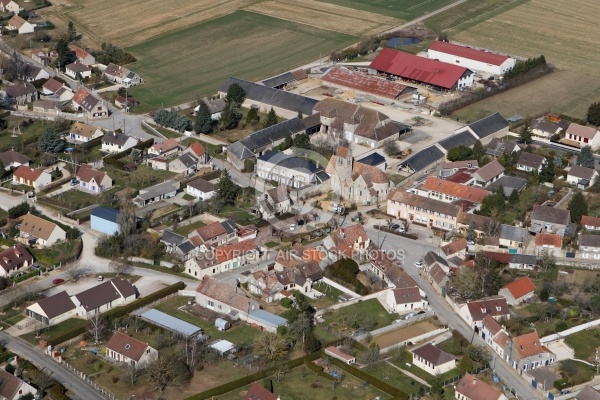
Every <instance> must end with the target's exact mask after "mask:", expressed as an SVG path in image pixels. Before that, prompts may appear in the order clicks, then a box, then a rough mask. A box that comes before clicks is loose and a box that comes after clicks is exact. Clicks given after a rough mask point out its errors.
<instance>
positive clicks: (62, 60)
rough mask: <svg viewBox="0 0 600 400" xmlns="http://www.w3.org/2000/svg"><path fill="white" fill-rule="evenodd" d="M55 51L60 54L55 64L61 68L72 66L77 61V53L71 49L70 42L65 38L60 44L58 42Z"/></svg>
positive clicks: (60, 40) (59, 41)
mask: <svg viewBox="0 0 600 400" xmlns="http://www.w3.org/2000/svg"><path fill="white" fill-rule="evenodd" d="M54 49H55V50H56V53H57V54H58V56H57V57H56V60H55V63H56V64H57V65H59V66H60V67H61V68H64V67H65V65H68V64H71V63H72V62H74V61H75V59H76V57H75V53H74V52H72V51H71V49H69V41H68V40H66V39H65V38H61V39H59V40H58V42H56V47H55V48H54Z"/></svg>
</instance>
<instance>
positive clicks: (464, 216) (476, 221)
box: [458, 213, 498, 239]
mask: <svg viewBox="0 0 600 400" xmlns="http://www.w3.org/2000/svg"><path fill="white" fill-rule="evenodd" d="M471 223H472V224H473V229H474V230H475V238H476V239H482V238H484V237H486V236H490V235H492V234H493V233H494V232H496V229H497V226H498V223H497V222H496V221H494V220H492V219H491V218H490V217H486V216H484V215H477V214H471V213H461V214H460V217H459V218H458V232H459V233H460V234H462V235H466V234H467V231H468V230H469V226H471Z"/></svg>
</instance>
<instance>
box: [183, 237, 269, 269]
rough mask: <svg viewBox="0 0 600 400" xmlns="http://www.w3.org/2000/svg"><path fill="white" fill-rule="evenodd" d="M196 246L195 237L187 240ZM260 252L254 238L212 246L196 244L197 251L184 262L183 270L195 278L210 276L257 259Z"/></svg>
mask: <svg viewBox="0 0 600 400" xmlns="http://www.w3.org/2000/svg"><path fill="white" fill-rule="evenodd" d="M189 241H190V242H191V243H192V244H193V245H195V246H198V242H197V241H196V240H195V238H194V237H193V238H191V239H190V240H189ZM259 257H260V252H259V250H258V247H257V246H256V243H255V242H254V240H251V239H249V240H243V241H241V242H238V243H233V244H223V245H220V246H216V247H214V248H213V247H212V246H211V245H209V244H203V245H201V246H198V251H196V253H195V254H194V255H193V256H192V257H189V259H187V261H186V262H185V271H184V272H186V273H187V274H188V275H191V276H193V277H196V278H202V277H204V276H212V275H216V274H220V273H223V272H227V271H230V270H232V269H236V268H239V267H241V266H244V265H248V264H249V263H251V262H256V261H258V259H259Z"/></svg>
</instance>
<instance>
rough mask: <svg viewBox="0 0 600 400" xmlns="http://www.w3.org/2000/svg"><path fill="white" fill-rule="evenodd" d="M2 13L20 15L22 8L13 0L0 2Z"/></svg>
mask: <svg viewBox="0 0 600 400" xmlns="http://www.w3.org/2000/svg"><path fill="white" fill-rule="evenodd" d="M0 11H2V12H11V13H13V14H18V13H19V11H21V7H19V5H18V4H17V3H15V2H14V1H13V0H2V1H0Z"/></svg>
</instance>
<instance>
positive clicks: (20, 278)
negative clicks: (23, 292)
mask: <svg viewBox="0 0 600 400" xmlns="http://www.w3.org/2000/svg"><path fill="white" fill-rule="evenodd" d="M39 274H40V272H39V271H37V270H34V271H31V272H29V273H27V274H23V275H21V276H17V277H15V278H11V279H12V281H13V282H14V283H19V282H23V281H26V280H27V279H29V278H33V277H34V276H38V275H39Z"/></svg>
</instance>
